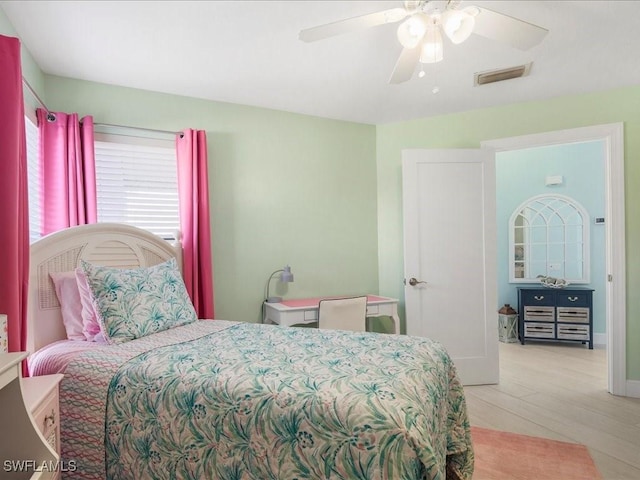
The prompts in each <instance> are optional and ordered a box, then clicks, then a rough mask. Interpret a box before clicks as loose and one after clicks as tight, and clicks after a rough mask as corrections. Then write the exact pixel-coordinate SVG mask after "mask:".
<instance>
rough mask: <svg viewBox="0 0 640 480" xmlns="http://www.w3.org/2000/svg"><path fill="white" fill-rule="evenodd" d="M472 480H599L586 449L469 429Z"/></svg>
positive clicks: (527, 437)
mask: <svg viewBox="0 0 640 480" xmlns="http://www.w3.org/2000/svg"><path fill="white" fill-rule="evenodd" d="M471 438H472V439H473V448H474V451H475V458H476V460H475V472H474V474H473V480H601V479H602V476H601V475H600V473H599V472H598V469H597V468H596V466H595V464H594V463H593V459H592V458H591V455H589V450H588V449H587V447H585V446H584V445H580V444H577V443H567V442H558V441H556V440H548V439H546V438H540V437H530V436H528V435H518V434H516V433H509V432H500V431H497V430H490V429H487V428H480V427H471Z"/></svg>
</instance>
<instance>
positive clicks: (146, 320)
mask: <svg viewBox="0 0 640 480" xmlns="http://www.w3.org/2000/svg"><path fill="white" fill-rule="evenodd" d="M80 268H82V270H83V272H84V273H85V275H86V277H87V284H88V285H89V289H90V290H91V294H92V296H93V303H94V307H95V310H96V313H97V316H98V321H99V323H100V328H101V329H102V332H103V334H104V337H105V339H106V340H107V342H108V343H124V342H128V341H129V340H134V339H136V338H141V337H145V336H147V335H150V334H152V333H156V332H161V331H163V330H167V329H169V328H173V327H178V326H180V325H185V324H187V323H191V322H195V321H196V320H197V315H196V311H195V309H194V308H193V303H192V302H191V299H190V298H189V294H188V293H187V289H186V287H185V285H184V282H183V280H182V276H181V275H180V270H179V269H178V265H177V263H176V260H175V259H174V258H172V259H171V260H168V261H167V262H164V263H160V264H158V265H154V266H153V267H148V268H136V269H120V268H113V267H101V266H98V265H92V264H91V263H88V262H85V261H84V260H83V261H82V262H81V265H80Z"/></svg>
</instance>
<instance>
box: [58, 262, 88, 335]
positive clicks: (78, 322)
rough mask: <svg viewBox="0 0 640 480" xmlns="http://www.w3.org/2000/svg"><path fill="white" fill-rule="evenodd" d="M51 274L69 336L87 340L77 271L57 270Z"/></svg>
mask: <svg viewBox="0 0 640 480" xmlns="http://www.w3.org/2000/svg"><path fill="white" fill-rule="evenodd" d="M49 276H50V277H51V280H53V285H54V287H55V289H56V295H57V296H58V301H59V302H60V310H61V312H62V323H64V328H65V330H66V331H67V338H68V339H69V340H86V337H85V335H84V333H83V320H82V305H81V303H80V292H79V291H78V282H77V281H76V273H75V272H73V271H71V272H56V273H50V274H49Z"/></svg>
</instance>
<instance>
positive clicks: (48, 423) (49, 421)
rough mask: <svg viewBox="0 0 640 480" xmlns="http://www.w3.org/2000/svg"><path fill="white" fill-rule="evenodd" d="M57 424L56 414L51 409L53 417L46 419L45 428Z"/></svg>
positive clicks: (49, 416)
mask: <svg viewBox="0 0 640 480" xmlns="http://www.w3.org/2000/svg"><path fill="white" fill-rule="evenodd" d="M55 424H56V412H55V411H54V410H53V409H51V415H47V416H46V417H44V428H49V427H53V426H54V425H55Z"/></svg>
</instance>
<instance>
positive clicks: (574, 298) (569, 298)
mask: <svg viewBox="0 0 640 480" xmlns="http://www.w3.org/2000/svg"><path fill="white" fill-rule="evenodd" d="M567 300H569V301H570V302H577V301H578V297H567Z"/></svg>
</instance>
